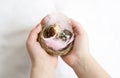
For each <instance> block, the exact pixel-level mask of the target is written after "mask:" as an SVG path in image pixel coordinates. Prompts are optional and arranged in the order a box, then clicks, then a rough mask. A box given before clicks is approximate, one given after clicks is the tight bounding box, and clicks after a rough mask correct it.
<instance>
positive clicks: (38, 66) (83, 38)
mask: <svg viewBox="0 0 120 78" xmlns="http://www.w3.org/2000/svg"><path fill="white" fill-rule="evenodd" d="M41 23H43V20H42V22H41ZM71 25H72V27H73V30H74V34H75V42H74V45H73V49H72V50H71V52H70V53H69V54H68V55H66V56H62V59H63V60H64V61H65V62H66V63H67V64H68V65H69V66H71V67H72V68H73V70H74V71H75V73H76V75H77V76H78V77H79V78H111V77H110V76H109V75H108V74H107V73H106V72H105V70H104V69H103V68H102V67H101V66H100V65H99V64H98V63H97V62H96V61H95V59H94V58H93V57H92V56H91V54H90V53H89V44H88V36H87V33H86V32H85V31H84V29H83V28H82V27H81V25H80V24H79V23H78V22H76V21H74V20H72V19H71ZM40 31H41V24H38V25H37V26H36V27H35V28H34V29H33V30H32V31H31V32H30V34H29V37H28V39H27V42H26V46H27V49H28V52H29V55H30V58H31V61H32V69H31V78H54V77H55V70H56V68H57V64H58V60H57V57H56V56H51V55H49V54H47V52H45V50H44V49H42V48H41V46H40V44H39V43H38V42H37V37H38V33H39V32H40Z"/></svg>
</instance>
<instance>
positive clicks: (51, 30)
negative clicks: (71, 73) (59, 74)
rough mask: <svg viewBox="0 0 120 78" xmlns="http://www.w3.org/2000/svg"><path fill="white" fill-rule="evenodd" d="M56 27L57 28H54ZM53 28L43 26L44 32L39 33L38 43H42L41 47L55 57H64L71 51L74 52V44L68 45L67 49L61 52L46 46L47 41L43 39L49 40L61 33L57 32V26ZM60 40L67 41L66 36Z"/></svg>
mask: <svg viewBox="0 0 120 78" xmlns="http://www.w3.org/2000/svg"><path fill="white" fill-rule="evenodd" d="M53 26H55V27H53ZM53 26H50V27H49V28H46V26H45V25H44V26H42V27H43V28H42V31H41V32H40V33H39V35H38V41H39V43H40V45H41V46H42V48H43V49H44V50H45V51H46V52H47V53H48V54H50V55H53V56H63V55H66V54H68V53H69V52H70V51H71V50H72V45H73V42H71V43H70V44H69V45H67V46H66V47H65V48H63V49H61V50H54V49H52V48H50V47H48V46H47V45H46V44H45V41H44V39H43V38H49V37H51V36H54V35H56V34H58V33H59V31H57V27H56V26H57V25H53ZM47 30H49V32H47ZM69 35H72V34H69ZM59 37H60V38H63V40H64V41H65V40H66V39H65V38H64V36H63V37H62V35H61V36H59Z"/></svg>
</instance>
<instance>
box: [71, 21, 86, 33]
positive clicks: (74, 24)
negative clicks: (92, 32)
mask: <svg viewBox="0 0 120 78" xmlns="http://www.w3.org/2000/svg"><path fill="white" fill-rule="evenodd" d="M71 24H72V27H73V30H74V31H75V32H76V33H77V34H83V33H85V30H84V29H83V27H82V26H81V25H80V24H79V23H78V22H76V21H74V20H73V19H71Z"/></svg>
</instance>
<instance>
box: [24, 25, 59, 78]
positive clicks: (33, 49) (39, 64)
mask: <svg viewBox="0 0 120 78" xmlns="http://www.w3.org/2000/svg"><path fill="white" fill-rule="evenodd" d="M40 31H41V25H40V24H38V25H37V26H36V27H35V28H34V29H33V30H32V31H31V32H30V34H29V37H28V39H27V42H26V46H27V49H28V52H29V55H30V58H31V61H32V69H33V71H35V70H36V71H38V74H40V73H41V74H42V75H44V74H43V72H46V73H45V75H44V76H48V77H47V78H50V75H52V73H54V72H55V69H56V67H57V63H58V60H57V57H55V56H51V55H49V54H47V53H46V52H45V50H44V49H42V48H41V46H40V43H39V42H37V37H38V33H39V32H40ZM37 69H38V70H37ZM48 74H49V75H48ZM32 76H33V75H32ZM36 78H38V77H36ZM40 78H42V76H40Z"/></svg>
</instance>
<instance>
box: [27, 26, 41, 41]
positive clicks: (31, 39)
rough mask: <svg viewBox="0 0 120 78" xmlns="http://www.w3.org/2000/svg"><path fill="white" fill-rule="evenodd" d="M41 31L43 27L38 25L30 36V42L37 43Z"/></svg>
mask: <svg viewBox="0 0 120 78" xmlns="http://www.w3.org/2000/svg"><path fill="white" fill-rule="evenodd" d="M40 31H41V25H40V24H38V25H37V26H36V27H35V28H34V29H33V30H32V31H31V32H30V34H29V37H28V41H30V42H36V41H37V37H38V34H39V32H40Z"/></svg>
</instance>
